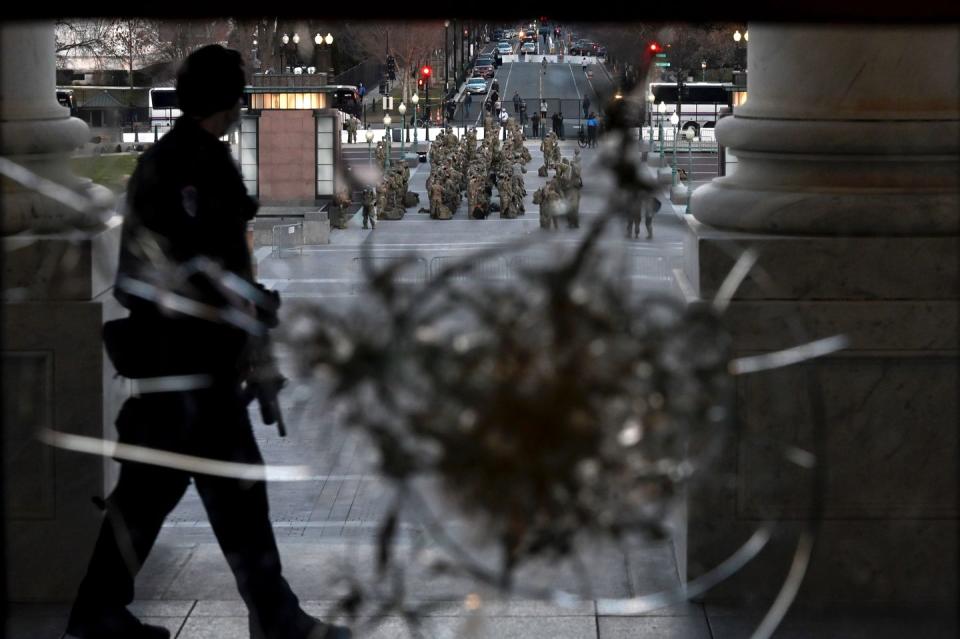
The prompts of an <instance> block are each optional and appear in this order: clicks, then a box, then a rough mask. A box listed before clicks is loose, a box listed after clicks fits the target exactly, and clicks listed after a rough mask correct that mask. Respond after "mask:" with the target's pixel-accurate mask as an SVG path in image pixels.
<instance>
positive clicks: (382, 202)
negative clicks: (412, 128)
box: [360, 141, 420, 228]
mask: <svg viewBox="0 0 960 639" xmlns="http://www.w3.org/2000/svg"><path fill="white" fill-rule="evenodd" d="M386 153H387V151H386V146H385V145H384V143H383V141H380V142H377V150H376V157H377V162H378V166H383V164H384V161H385V160H386ZM409 183H410V167H408V166H407V163H406V162H405V161H400V162H394V163H392V164H391V165H390V167H389V168H387V169H385V170H384V172H383V178H382V179H381V181H380V184H379V185H377V186H376V187H373V186H368V187H366V188H365V189H364V190H363V195H362V196H361V200H360V201H361V203H362V205H363V228H368V226H369V228H376V225H377V220H378V219H381V220H399V219H402V218H403V215H404V213H406V211H407V209H408V208H409V207H411V206H416V205H417V203H418V202H419V201H420V196H419V195H417V194H416V193H412V192H411V191H409Z"/></svg>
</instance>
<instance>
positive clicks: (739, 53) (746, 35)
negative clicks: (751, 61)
mask: <svg viewBox="0 0 960 639" xmlns="http://www.w3.org/2000/svg"><path fill="white" fill-rule="evenodd" d="M741 39H742V40H743V41H744V43H746V42H747V41H748V40H749V39H750V32H749V31H744V32H743V34H742V35H741V34H740V29H737V30H736V31H734V32H733V41H734V42H736V43H737V66H738V67H739V68H740V69H741V70H742V69H743V67H744V66H746V65H745V64H742V61H741V58H742V57H743V54H742V52H743V46H742V45H741V44H740V40H741Z"/></svg>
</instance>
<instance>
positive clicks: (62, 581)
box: [0, 217, 129, 601]
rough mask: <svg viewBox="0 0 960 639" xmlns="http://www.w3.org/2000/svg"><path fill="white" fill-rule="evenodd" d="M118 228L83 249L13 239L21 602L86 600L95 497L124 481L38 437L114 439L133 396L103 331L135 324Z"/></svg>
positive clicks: (14, 525) (11, 396) (102, 463)
mask: <svg viewBox="0 0 960 639" xmlns="http://www.w3.org/2000/svg"><path fill="white" fill-rule="evenodd" d="M119 231H120V226H119V217H117V218H114V220H112V222H111V225H110V227H109V228H108V229H107V230H105V231H102V232H100V233H97V234H95V235H93V236H90V237H87V238H85V239H83V240H80V241H77V240H76V239H74V238H69V237H66V236H32V237H17V238H5V239H4V244H5V246H4V248H5V256H6V259H5V260H4V278H3V282H4V295H5V298H6V299H5V300H4V313H3V318H2V327H0V328H2V331H0V335H2V338H3V346H2V351H3V355H2V357H0V363H2V368H3V371H2V373H3V374H2V380H3V396H4V406H3V409H4V414H3V424H4V437H5V439H6V442H7V443H6V446H5V447H6V454H7V456H8V457H7V463H6V465H5V467H4V477H3V484H4V486H5V490H6V499H7V512H6V513H5V517H4V525H5V526H6V535H7V544H8V552H7V558H8V565H7V571H8V572H7V585H8V593H9V597H10V599H11V600H12V601H69V600H71V599H72V598H73V597H74V596H75V595H76V589H77V587H78V586H79V584H80V580H81V579H82V577H83V575H84V572H85V571H86V567H87V562H88V561H89V559H90V554H91V553H92V551H93V543H94V540H95V538H96V535H97V532H98V530H99V528H100V522H101V519H102V513H101V512H100V510H99V509H97V508H96V506H94V504H93V503H92V501H91V498H92V497H95V496H96V497H103V496H104V495H106V494H107V492H108V491H109V490H110V489H111V488H112V485H113V483H114V480H115V475H116V472H117V466H118V465H117V464H116V463H114V462H113V461H112V460H109V459H104V458H102V457H96V456H93V455H88V454H82V453H75V452H69V451H64V450H58V449H54V448H51V447H49V446H47V445H45V444H42V443H40V442H39V441H38V440H37V435H38V433H39V431H40V430H41V429H47V428H49V429H53V430H57V431H63V432H67V433H71V434H77V435H85V436H88V437H96V438H106V439H110V440H114V439H116V436H115V430H114V419H115V417H116V414H117V412H118V411H119V408H120V405H121V404H122V402H123V400H124V399H125V398H126V397H127V395H128V394H129V389H128V382H126V381H122V380H119V379H118V378H115V377H114V373H115V371H114V370H113V368H112V365H111V364H110V362H109V360H108V359H107V357H106V355H105V353H104V351H103V342H102V339H101V330H102V325H103V323H104V322H105V321H107V320H110V319H115V318H117V317H122V316H124V315H126V310H125V309H123V308H122V307H121V306H120V305H119V304H118V303H117V302H116V300H115V299H114V298H113V295H112V290H111V286H112V284H113V274H114V273H115V270H116V260H117V255H118V251H117V242H118V240H119ZM65 250H74V251H75V253H74V254H73V255H70V254H68V253H64V251H65ZM52 266H55V268H52ZM43 295H45V296H46V299H42V298H41V296H43Z"/></svg>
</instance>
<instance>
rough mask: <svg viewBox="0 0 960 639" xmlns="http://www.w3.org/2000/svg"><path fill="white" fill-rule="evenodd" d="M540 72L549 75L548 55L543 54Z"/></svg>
mask: <svg viewBox="0 0 960 639" xmlns="http://www.w3.org/2000/svg"><path fill="white" fill-rule="evenodd" d="M540 72H541V73H542V74H543V75H547V56H543V59H542V60H541V61H540Z"/></svg>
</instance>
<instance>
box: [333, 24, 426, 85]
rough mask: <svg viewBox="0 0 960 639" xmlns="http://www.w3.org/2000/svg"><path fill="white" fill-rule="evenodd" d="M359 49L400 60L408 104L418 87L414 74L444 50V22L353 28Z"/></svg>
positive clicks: (373, 25)
mask: <svg viewBox="0 0 960 639" xmlns="http://www.w3.org/2000/svg"><path fill="white" fill-rule="evenodd" d="M350 28H351V30H352V33H353V35H354V37H355V38H356V39H357V44H358V46H359V47H360V48H361V49H362V50H363V51H365V52H366V53H367V55H368V56H370V57H374V58H380V59H385V58H386V57H387V56H388V55H393V56H394V57H395V58H396V60H397V81H398V82H399V83H400V92H401V95H402V96H403V99H404V100H407V98H408V97H409V96H410V94H411V93H412V89H413V88H414V87H415V86H416V85H415V84H414V83H415V82H416V80H415V78H414V77H412V75H413V72H415V71H416V69H417V68H418V67H419V66H420V65H421V64H422V63H424V62H426V61H427V60H429V59H430V56H431V53H432V52H433V51H434V50H436V49H438V48H442V47H443V22H441V21H439V20H438V21H431V22H405V23H402V24H401V23H399V22H366V23H362V24H350Z"/></svg>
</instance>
